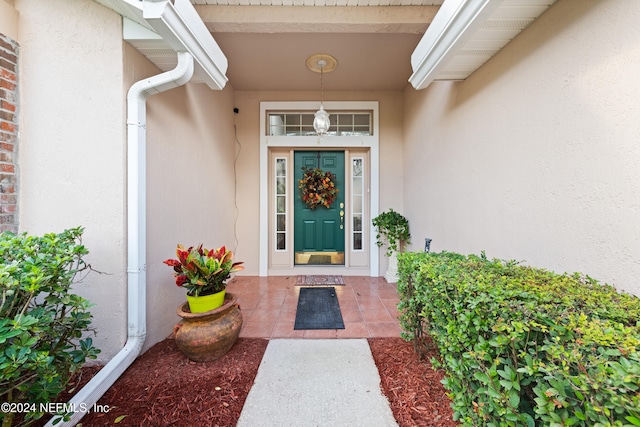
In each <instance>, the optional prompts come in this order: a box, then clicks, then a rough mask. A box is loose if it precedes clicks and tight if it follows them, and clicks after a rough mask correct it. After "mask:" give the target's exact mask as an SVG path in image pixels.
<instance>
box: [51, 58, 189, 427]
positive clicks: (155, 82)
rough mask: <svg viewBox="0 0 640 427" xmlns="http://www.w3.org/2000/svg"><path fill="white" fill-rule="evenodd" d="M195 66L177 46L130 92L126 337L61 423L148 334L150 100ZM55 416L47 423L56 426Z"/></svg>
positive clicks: (92, 399)
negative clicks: (164, 66) (172, 62)
mask: <svg viewBox="0 0 640 427" xmlns="http://www.w3.org/2000/svg"><path fill="white" fill-rule="evenodd" d="M193 72H194V60H193V57H192V56H191V55H190V54H189V53H187V52H178V65H177V67H176V68H174V69H173V70H170V71H167V72H164V73H162V74H158V75H156V76H153V77H150V78H146V79H143V80H140V81H138V82H136V83H134V84H133V86H131V88H130V89H129V93H128V94H127V221H128V222H127V248H128V254H127V257H128V260H127V264H128V266H127V288H128V291H127V324H128V328H127V329H128V330H127V342H126V343H125V346H124V348H123V349H122V350H120V352H119V353H118V354H116V355H115V356H114V357H113V359H111V360H110V361H109V363H107V364H106V365H105V366H104V367H103V368H102V369H101V370H100V371H99V372H98V374H96V376H95V377H93V378H92V379H91V381H89V382H88V383H87V385H85V386H84V387H83V388H82V389H81V390H80V391H79V392H78V393H77V394H76V395H75V396H73V398H71V400H70V401H69V402H68V404H71V405H70V407H74V408H75V412H74V413H73V415H72V416H71V419H70V420H69V421H67V422H62V423H58V424H56V425H57V426H69V427H71V426H74V425H76V424H77V423H78V421H80V419H81V418H82V417H83V416H84V415H85V413H86V412H87V411H90V410H91V408H92V407H93V405H94V404H95V403H96V402H97V401H98V400H99V399H100V398H101V397H102V395H103V394H104V393H105V392H106V391H107V390H108V389H109V387H111V386H112V385H113V383H114V382H115V381H116V380H117V379H118V378H119V377H120V375H122V373H123V372H124V371H125V370H126V369H127V368H128V367H129V365H131V363H132V362H133V361H134V360H135V359H136V357H138V355H139V354H140V351H141V350H142V345H143V344H144V340H145V337H146V334H147V325H146V311H147V307H146V299H147V297H146V284H147V283H146V282H147V276H146V253H147V247H146V220H147V213H146V155H145V153H146V119H147V113H146V110H147V108H146V101H147V98H148V97H149V96H151V95H154V94H156V93H160V92H164V91H166V90H169V89H173V88H176V87H179V86H182V85H184V84H185V83H187V82H188V81H189V80H190V79H191V77H192V76H193ZM56 418H57V417H54V418H53V419H51V420H50V421H49V422H48V423H47V427H52V426H53V425H54V424H53V420H54V419H56Z"/></svg>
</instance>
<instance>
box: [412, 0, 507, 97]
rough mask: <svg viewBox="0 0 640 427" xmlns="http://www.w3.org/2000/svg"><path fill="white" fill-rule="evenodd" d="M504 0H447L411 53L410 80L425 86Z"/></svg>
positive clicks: (418, 87)
mask: <svg viewBox="0 0 640 427" xmlns="http://www.w3.org/2000/svg"><path fill="white" fill-rule="evenodd" d="M500 3H502V0H445V1H444V3H443V4H442V6H441V7H440V10H439V11H438V13H437V14H436V16H435V17H434V19H433V22H432V23H431V24H430V25H429V27H428V28H427V31H426V32H425V34H424V36H423V37H422V39H420V42H419V43H418V46H417V47H416V49H415V50H414V51H413V53H412V54H411V68H412V69H413V74H412V75H411V77H409V82H410V83H411V85H412V86H413V87H414V88H415V89H424V88H426V87H427V86H429V84H430V83H431V82H432V81H433V80H434V79H435V76H436V75H437V73H438V71H440V70H441V69H442V68H443V67H444V66H446V64H447V63H448V62H449V61H450V60H451V59H452V58H453V57H454V56H455V55H456V53H457V52H458V51H459V50H460V49H461V48H462V47H463V46H464V44H465V43H466V42H467V41H468V40H469V39H470V38H471V37H472V36H473V34H474V33H475V31H476V30H478V29H479V28H480V26H481V25H482V24H483V23H484V22H485V21H486V20H487V19H488V18H489V17H490V16H491V15H492V14H493V12H494V11H495V10H496V9H497V8H498V6H500Z"/></svg>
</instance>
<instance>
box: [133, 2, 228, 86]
mask: <svg viewBox="0 0 640 427" xmlns="http://www.w3.org/2000/svg"><path fill="white" fill-rule="evenodd" d="M124 1H127V0H124ZM142 12H143V15H142V16H143V18H144V20H145V21H146V22H147V23H148V24H149V25H150V26H151V27H152V28H153V29H154V31H156V32H157V33H158V34H160V36H161V37H162V38H163V39H164V40H165V41H166V42H167V43H168V44H169V46H171V48H172V49H173V50H175V51H176V52H184V51H186V52H189V53H190V54H191V55H192V56H193V58H194V59H195V62H196V73H197V74H198V75H199V76H200V77H201V78H203V80H204V82H205V83H206V84H207V86H209V87H210V88H211V89H214V90H222V89H223V88H224V87H225V85H226V83H227V81H228V79H227V76H226V75H225V73H226V72H227V67H228V61H227V58H226V56H225V55H224V53H222V50H221V49H220V47H219V46H218V44H217V43H216V41H215V40H214V39H213V37H212V36H211V33H209V31H208V30H207V28H206V26H205V25H204V22H202V19H200V16H199V15H198V13H197V12H196V10H195V9H194V8H193V5H192V4H191V2H189V0H173V2H172V1H169V0H162V1H144V2H143V5H142Z"/></svg>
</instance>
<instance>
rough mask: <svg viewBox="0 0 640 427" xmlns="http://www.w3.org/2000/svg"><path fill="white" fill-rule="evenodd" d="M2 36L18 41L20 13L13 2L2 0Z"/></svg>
mask: <svg viewBox="0 0 640 427" xmlns="http://www.w3.org/2000/svg"><path fill="white" fill-rule="evenodd" d="M0 34H4V35H5V36H7V37H9V38H11V39H13V40H16V41H17V40H18V11H17V10H16V9H15V8H14V5H13V0H0Z"/></svg>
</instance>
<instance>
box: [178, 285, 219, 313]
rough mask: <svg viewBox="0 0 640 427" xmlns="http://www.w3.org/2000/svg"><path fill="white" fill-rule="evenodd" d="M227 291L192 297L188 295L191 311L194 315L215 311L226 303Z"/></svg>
mask: <svg viewBox="0 0 640 427" xmlns="http://www.w3.org/2000/svg"><path fill="white" fill-rule="evenodd" d="M225 292H226V290H222V291H220V292H218V293H216V294H211V295H205V296H199V297H192V296H190V295H188V294H187V302H188V303H189V310H191V312H192V313H204V312H207V311H211V310H215V309H216V308H218V307H220V306H221V305H222V303H224V294H225Z"/></svg>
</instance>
